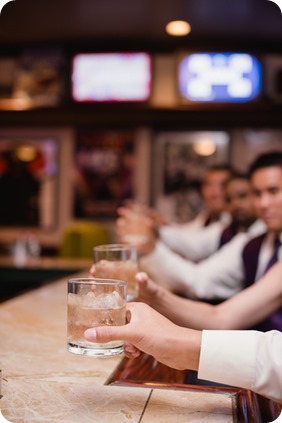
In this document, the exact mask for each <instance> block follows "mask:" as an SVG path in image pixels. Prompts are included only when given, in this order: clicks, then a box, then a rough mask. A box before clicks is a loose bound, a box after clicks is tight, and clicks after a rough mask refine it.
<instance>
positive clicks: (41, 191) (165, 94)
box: [0, 0, 282, 267]
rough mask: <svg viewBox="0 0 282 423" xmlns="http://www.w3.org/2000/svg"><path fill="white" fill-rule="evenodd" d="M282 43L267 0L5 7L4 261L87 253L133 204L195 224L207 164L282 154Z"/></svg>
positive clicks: (1, 76) (238, 163)
mask: <svg viewBox="0 0 282 423" xmlns="http://www.w3.org/2000/svg"><path fill="white" fill-rule="evenodd" d="M175 20H177V21H179V20H180V21H184V29H185V30H186V32H184V33H183V34H182V35H181V34H179V33H178V34H177V35H173V34H171V33H170V34H169V33H168V32H167V31H168V29H167V28H168V26H167V25H168V24H169V23H170V22H171V21H175ZM170 26H171V25H170ZM182 26H183V22H182ZM281 47H282V17H281V11H280V9H279V7H278V6H277V5H276V4H275V3H274V2H271V1H267V0H249V1H248V2H246V1H245V0H237V1H236V2H234V1H230V0H213V1H212V2H211V1H209V0H187V1H184V0H162V1H161V0H154V1H147V0H140V1H138V2H132V1H129V0H121V1H119V2H116V1H113V0H106V1H104V2H100V1H97V0H91V1H90V0H79V1H78V0H68V1H66V0H60V1H59V2H57V1H56V2H55V1H54V0H48V2H47V1H46V0H42V1H40V2H38V1H35V0H23V1H18V0H17V1H14V2H11V1H10V2H8V3H7V4H6V5H5V6H4V7H3V9H2V10H1V14H0V201H1V207H0V253H1V255H2V256H3V257H6V256H9V257H12V258H13V259H14V264H15V265H16V266H17V267H19V266H23V265H26V263H27V261H28V263H30V259H32V260H31V261H32V262H33V263H34V262H36V259H38V258H39V257H44V256H52V257H54V258H57V257H69V258H82V257H88V258H90V257H91V254H92V248H90V246H91V247H92V246H94V245H95V244H98V243H105V242H113V241H114V239H115V229H114V223H115V219H116V210H117V208H118V207H119V206H120V205H122V204H123V202H124V201H125V200H132V199H133V200H138V201H140V202H142V203H143V204H146V205H148V206H151V207H154V208H155V209H157V210H158V211H161V212H162V214H163V215H164V216H165V217H166V218H167V219H169V220H170V221H173V222H186V221H189V220H191V219H192V218H193V217H194V216H195V215H196V214H197V213H198V211H199V210H200V209H201V206H202V204H201V197H200V194H199V188H200V184H201V180H202V177H203V174H204V172H205V171H206V169H207V168H208V167H209V166H213V165H219V164H220V165H222V164H226V165H231V166H232V167H234V168H235V169H236V170H237V171H240V172H244V171H245V170H246V169H247V168H248V165H249V164H250V162H251V161H252V160H253V159H254V157H255V156H256V155H258V154H259V153H261V152H265V151H269V150H273V149H276V150H281V149H282V144H281V139H282V120H281V112H282V53H281V51H282V48H281ZM86 225H89V226H88V227H90V226H91V228H93V231H94V232H93V231H92V229H91V231H92V235H91V234H90V232H91V231H89V230H88V229H87V230H85V228H86ZM86 233H87V235H86ZM87 237H88V239H86V238H87ZM70 239H71V240H72V241H70ZM86 250H87V251H86ZM27 258H28V260H27Z"/></svg>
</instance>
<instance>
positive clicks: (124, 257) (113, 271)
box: [93, 244, 138, 301]
mask: <svg viewBox="0 0 282 423" xmlns="http://www.w3.org/2000/svg"><path fill="white" fill-rule="evenodd" d="M93 259H94V263H95V277H97V278H107V279H121V280H124V281H126V282H127V300H128V301H133V300H135V299H136V298H137V297H138V283H137V281H136V278H135V275H136V273H137V272H138V260H137V249H136V247H135V246H134V245H130V244H105V245H97V246H96V247H94V249H93Z"/></svg>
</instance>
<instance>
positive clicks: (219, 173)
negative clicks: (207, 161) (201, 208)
mask: <svg viewBox="0 0 282 423" xmlns="http://www.w3.org/2000/svg"><path fill="white" fill-rule="evenodd" d="M229 176H230V172H229V171H228V170H211V171H209V172H208V173H207V175H206V177H205V180H204V182H203V186H202V196H203V199H204V203H205V206H206V207H207V209H208V210H209V211H210V212H212V213H221V212H222V211H223V210H224V209H225V196H224V188H223V186H224V183H225V181H226V180H227V179H228V178H229Z"/></svg>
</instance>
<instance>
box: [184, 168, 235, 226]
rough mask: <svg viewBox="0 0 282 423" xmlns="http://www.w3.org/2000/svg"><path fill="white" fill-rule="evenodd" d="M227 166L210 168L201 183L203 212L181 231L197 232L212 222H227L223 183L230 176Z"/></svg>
mask: <svg viewBox="0 0 282 423" xmlns="http://www.w3.org/2000/svg"><path fill="white" fill-rule="evenodd" d="M231 173H232V171H231V169H230V168H229V167H228V166H223V165H222V166H220V165H218V166H211V167H210V168H209V169H208V170H207V172H206V174H205V176H204V178H203V182H202V186H201V194H202V198H203V204H204V206H203V210H202V211H201V212H199V214H198V215H197V216H196V217H195V218H194V219H193V220H191V221H190V222H187V223H185V224H182V225H180V226H182V228H183V230H185V231H186V230H188V231H190V230H191V229H193V230H198V229H201V228H204V227H207V226H209V225H210V224H212V223H214V222H218V221H221V222H223V223H226V222H228V221H229V217H228V213H226V211H225V198H224V188H223V187H224V183H225V181H226V180H227V179H228V178H229V177H230V176H231Z"/></svg>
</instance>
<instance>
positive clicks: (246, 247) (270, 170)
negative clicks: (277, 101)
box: [140, 152, 282, 299]
mask: <svg viewBox="0 0 282 423" xmlns="http://www.w3.org/2000/svg"><path fill="white" fill-rule="evenodd" d="M250 181H251V186H252V193H253V199H254V207H255V211H256V215H257V216H258V217H259V218H260V219H261V220H262V221H263V222H264V223H265V225H266V228H267V230H266V231H265V232H264V233H263V234H262V235H261V234H260V235H259V236H256V237H254V236H251V235H250V234H246V233H242V234H238V235H236V236H235V237H234V238H233V240H232V241H230V242H228V243H227V244H226V245H225V246H223V247H222V248H221V249H220V250H219V251H217V252H216V253H215V254H213V255H212V256H211V257H209V258H208V259H206V260H204V261H202V262H200V263H198V264H195V263H192V262H189V261H187V260H185V259H183V258H182V257H180V256H179V255H178V254H175V253H173V252H172V251H171V250H169V249H168V248H167V247H166V246H165V245H163V244H161V243H158V244H157V246H156V248H155V249H154V250H153V251H152V252H151V253H150V254H148V255H147V256H144V257H142V258H141V261H140V262H141V266H142V268H143V269H144V270H146V271H147V272H148V273H149V274H150V275H151V276H152V277H153V279H155V280H157V281H158V282H159V283H164V284H166V286H168V287H169V289H171V290H172V291H179V292H181V291H182V292H183V293H184V295H187V296H191V297H192V296H193V297H196V298H203V299H213V298H222V299H223V298H227V297H229V296H231V295H233V294H234V293H236V292H238V291H239V290H240V289H242V288H243V287H244V286H248V285H250V284H252V283H253V282H255V281H256V280H258V279H259V278H260V277H261V276H262V275H263V273H264V272H265V269H266V268H267V267H268V266H269V264H268V263H271V261H272V260H271V258H272V255H273V254H274V253H275V255H276V260H277V259H278V260H280V258H281V257H282V256H281V254H282V249H281V232H282V153H281V152H272V153H267V154H263V155H261V156H259V157H258V158H257V159H256V160H255V161H254V163H253V164H252V165H251V167H250ZM251 238H252V239H251ZM275 250H276V251H275Z"/></svg>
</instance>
